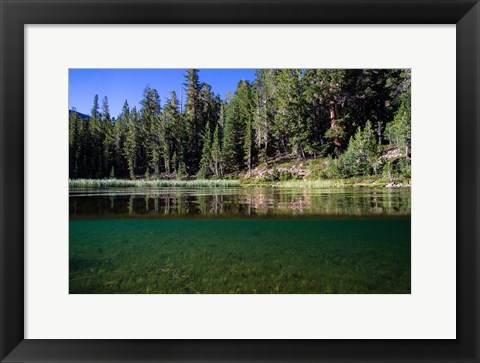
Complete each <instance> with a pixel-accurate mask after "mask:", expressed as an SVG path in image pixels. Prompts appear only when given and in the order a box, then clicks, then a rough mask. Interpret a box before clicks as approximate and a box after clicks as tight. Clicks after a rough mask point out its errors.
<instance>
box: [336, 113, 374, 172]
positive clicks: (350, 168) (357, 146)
mask: <svg viewBox="0 0 480 363" xmlns="http://www.w3.org/2000/svg"><path fill="white" fill-rule="evenodd" d="M338 164H339V165H338V169H339V174H340V176H341V177H347V178H348V177H352V176H360V175H371V174H376V172H377V164H378V154H377V141H376V139H375V134H374V132H373V130H372V124H371V123H370V121H367V123H366V125H365V128H364V129H363V130H360V129H359V130H357V133H356V134H355V136H354V137H352V138H350V142H349V144H348V149H347V151H346V152H345V153H344V154H343V155H342V156H341V157H340V159H339V161H338Z"/></svg>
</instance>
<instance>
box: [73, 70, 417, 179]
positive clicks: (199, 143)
mask: <svg viewBox="0 0 480 363" xmlns="http://www.w3.org/2000/svg"><path fill="white" fill-rule="evenodd" d="M183 86H184V90H185V95H186V99H185V104H184V105H182V104H181V101H180V100H179V99H178V96H177V94H176V93H175V92H171V93H170V95H169V97H168V98H167V99H166V101H165V103H164V104H163V105H162V103H161V100H160V97H159V95H158V93H157V91H156V90H155V89H152V88H150V87H146V88H145V90H144V93H143V99H142V101H141V103H140V104H141V105H140V108H139V109H137V108H136V107H130V106H129V104H128V102H127V101H125V103H124V105H123V109H122V112H121V113H120V115H118V116H117V117H116V118H114V117H112V116H111V115H110V111H109V106H108V100H107V97H105V98H103V100H102V101H101V104H100V101H99V98H98V96H95V98H94V100H93V107H92V110H91V113H90V116H89V117H82V116H81V115H80V114H79V113H77V112H70V120H69V146H70V160H69V162H70V178H106V177H116V178H132V179H134V178H139V177H157V178H158V177H161V176H169V177H170V176H173V175H176V176H178V177H179V178H182V177H187V176H197V177H201V178H204V177H224V176H226V175H235V174H236V173H239V172H247V173H248V172H249V171H250V170H252V168H254V167H255V166H256V165H258V164H260V163H263V164H267V165H269V164H272V163H273V162H274V160H276V159H281V158H283V157H286V156H288V157H296V158H298V159H307V158H318V157H328V163H327V164H328V165H327V167H326V169H325V171H324V175H323V176H325V177H350V176H355V175H371V174H375V173H378V172H379V171H380V169H382V170H383V169H384V170H383V171H385V170H386V171H387V172H388V171H389V169H388V168H393V167H394V166H392V165H390V164H389V163H387V162H385V163H382V162H381V161H380V162H379V160H381V159H379V152H380V150H381V149H382V147H384V145H392V146H395V147H396V148H398V150H400V151H401V156H402V157H403V158H402V160H401V163H402V164H401V167H403V168H405V170H406V168H409V162H410V161H409V160H410V159H409V155H410V71H409V70H401V69H391V70H390V69H388V70H376V69H307V70H301V69H260V70H257V71H256V73H255V80H254V81H253V82H248V81H245V80H242V81H240V82H239V83H238V85H237V88H236V90H235V92H234V93H233V94H230V93H229V94H228V95H227V97H226V99H225V100H222V99H221V98H220V97H219V95H216V94H215V93H214V92H213V90H212V88H211V86H210V85H208V84H206V83H202V82H200V78H199V71H198V70H196V69H190V70H187V71H186V74H185V83H184V85H183ZM396 167H397V168H398V166H396Z"/></svg>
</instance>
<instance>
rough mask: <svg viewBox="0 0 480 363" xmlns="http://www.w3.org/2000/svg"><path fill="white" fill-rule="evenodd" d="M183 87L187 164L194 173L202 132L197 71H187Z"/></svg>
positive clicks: (198, 158) (198, 157) (198, 156)
mask: <svg viewBox="0 0 480 363" xmlns="http://www.w3.org/2000/svg"><path fill="white" fill-rule="evenodd" d="M184 87H185V90H186V96H187V100H186V103H185V122H186V124H187V131H188V144H187V145H188V149H187V156H188V164H189V166H190V167H191V169H192V170H193V171H195V169H196V167H197V166H198V162H199V160H200V147H201V146H200V141H201V140H200V132H201V131H202V128H201V104H200V83H199V81H198V69H189V70H187V72H186V74H185V83H184Z"/></svg>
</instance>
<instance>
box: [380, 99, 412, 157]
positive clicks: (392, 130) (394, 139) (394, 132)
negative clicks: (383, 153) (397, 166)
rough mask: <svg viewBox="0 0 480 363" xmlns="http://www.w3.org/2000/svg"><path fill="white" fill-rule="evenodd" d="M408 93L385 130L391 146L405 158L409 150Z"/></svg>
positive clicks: (409, 109)
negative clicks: (397, 149)
mask: <svg viewBox="0 0 480 363" xmlns="http://www.w3.org/2000/svg"><path fill="white" fill-rule="evenodd" d="M410 98H411V97H410V92H408V93H406V94H404V95H403V97H402V103H401V105H400V108H399V109H398V111H397V112H396V113H395V117H394V119H393V122H391V123H389V124H388V125H387V127H386V129H385V134H386V136H387V138H388V140H389V141H390V143H391V144H392V145H396V146H397V147H398V148H400V149H401V150H402V153H403V155H404V156H405V157H408V156H409V153H410V148H411V132H412V130H411V129H412V127H411V100H410Z"/></svg>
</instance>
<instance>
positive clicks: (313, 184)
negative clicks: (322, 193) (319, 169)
mask: <svg viewBox="0 0 480 363" xmlns="http://www.w3.org/2000/svg"><path fill="white" fill-rule="evenodd" d="M274 185H275V186H277V187H286V188H319V189H324V188H342V187H345V186H346V183H345V181H344V180H341V179H317V180H286V181H280V182H276V183H274Z"/></svg>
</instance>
